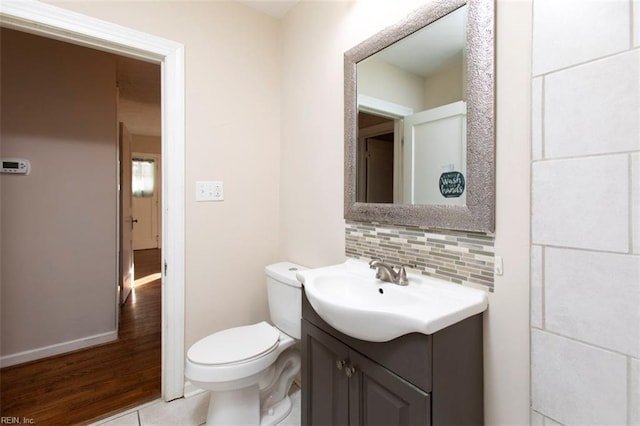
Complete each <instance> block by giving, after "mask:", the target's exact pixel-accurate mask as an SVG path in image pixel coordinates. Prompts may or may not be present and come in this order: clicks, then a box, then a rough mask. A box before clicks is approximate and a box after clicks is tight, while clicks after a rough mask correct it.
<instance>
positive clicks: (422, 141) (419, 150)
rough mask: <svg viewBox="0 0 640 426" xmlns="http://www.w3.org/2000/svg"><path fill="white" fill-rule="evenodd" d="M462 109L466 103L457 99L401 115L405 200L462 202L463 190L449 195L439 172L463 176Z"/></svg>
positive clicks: (464, 129)
mask: <svg viewBox="0 0 640 426" xmlns="http://www.w3.org/2000/svg"><path fill="white" fill-rule="evenodd" d="M466 109H467V106H466V103H465V102H463V101H460V102H455V103H452V104H448V105H444V106H441V107H438V108H433V109H429V110H426V111H422V112H419V113H416V114H413V115H410V116H407V117H405V118H404V137H405V140H404V153H403V167H404V179H403V184H404V191H403V193H404V194H405V202H406V203H410V204H445V205H462V206H464V205H466V191H464V190H463V191H461V192H460V193H457V194H455V195H454V196H452V195H451V194H450V193H446V192H443V188H442V186H441V185H442V180H443V176H444V177H446V176H448V175H450V174H453V175H454V176H458V178H459V179H461V180H462V179H464V178H466V169H467V120H466ZM455 172H458V173H459V174H458V173H455ZM462 188H464V184H463V183H462ZM445 194H446V195H445Z"/></svg>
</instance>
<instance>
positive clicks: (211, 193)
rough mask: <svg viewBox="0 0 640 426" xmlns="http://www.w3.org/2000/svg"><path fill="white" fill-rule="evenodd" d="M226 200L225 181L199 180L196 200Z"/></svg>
mask: <svg viewBox="0 0 640 426" xmlns="http://www.w3.org/2000/svg"><path fill="white" fill-rule="evenodd" d="M222 200H224V183H223V182H221V181H197V182H196V201H222Z"/></svg>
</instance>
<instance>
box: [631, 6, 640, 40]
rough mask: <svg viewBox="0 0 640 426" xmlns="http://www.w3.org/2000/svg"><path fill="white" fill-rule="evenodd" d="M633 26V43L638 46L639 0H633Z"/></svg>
mask: <svg viewBox="0 0 640 426" xmlns="http://www.w3.org/2000/svg"><path fill="white" fill-rule="evenodd" d="M633 15H634V19H633V27H634V29H635V34H634V40H633V45H634V46H636V47H637V46H640V0H633Z"/></svg>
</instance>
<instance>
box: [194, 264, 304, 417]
mask: <svg viewBox="0 0 640 426" xmlns="http://www.w3.org/2000/svg"><path fill="white" fill-rule="evenodd" d="M302 269H304V268H303V267H301V266H298V265H295V264H292V263H289V262H281V263H277V264H274V265H269V266H267V267H266V268H265V271H266V274H267V293H268V295H269V310H270V314H271V319H272V321H273V322H274V324H275V326H274V325H271V324H269V323H267V322H264V321H263V322H259V323H257V324H251V325H246V326H241V327H234V328H229V329H226V330H222V331H219V332H217V333H214V334H211V335H209V336H206V337H204V338H203V339H201V340H199V341H198V342H196V343H195V344H194V345H193V346H191V348H189V351H188V352H187V362H186V368H185V376H186V377H187V379H188V380H189V381H190V382H191V383H193V384H194V385H195V386H197V387H199V388H201V389H205V390H207V391H209V392H210V398H209V408H208V414H207V424H208V425H262V426H271V425H275V424H277V423H278V422H280V421H281V420H282V419H284V418H285V417H286V416H287V415H288V414H289V413H290V411H291V400H290V399H289V396H288V392H289V389H290V387H291V383H292V382H293V379H294V378H295V377H296V375H297V374H298V372H299V371H300V365H301V362H300V351H299V350H298V348H297V347H296V346H297V342H298V340H299V339H300V319H301V294H302V291H301V286H300V283H299V282H298V280H297V279H296V278H295V273H296V271H298V270H302Z"/></svg>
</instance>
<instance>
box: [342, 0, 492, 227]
mask: <svg viewBox="0 0 640 426" xmlns="http://www.w3.org/2000/svg"><path fill="white" fill-rule="evenodd" d="M493 34H494V4H493V0H472V1H468V2H467V1H464V0H440V1H438V0H436V1H433V2H431V3H429V4H427V5H425V6H423V7H422V8H420V9H418V10H417V11H415V12H414V13H412V14H411V15H409V16H408V17H407V18H405V19H404V20H402V21H401V22H398V23H397V24H395V25H393V26H391V27H389V28H386V29H385V30H383V31H381V32H379V33H378V34H376V35H374V36H372V37H371V38H369V39H367V40H365V41H364V42H362V43H360V44H359V45H357V46H355V47H354V48H352V49H350V50H349V51H347V52H346V53H345V56H344V65H345V69H344V72H345V219H347V220H353V221H359V222H377V223H388V224H395V225H408V226H419V227H422V228H434V229H453V230H464V231H475V232H493V231H494V226H495V225H494V223H495V213H494V210H495V142H494V140H495V135H494V133H495V107H494V96H495V95H494V35H493Z"/></svg>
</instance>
